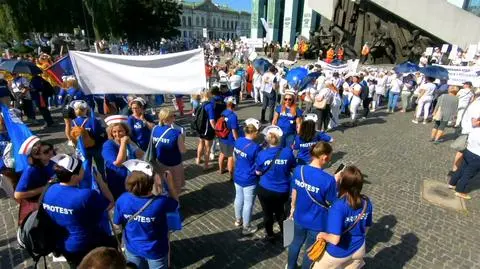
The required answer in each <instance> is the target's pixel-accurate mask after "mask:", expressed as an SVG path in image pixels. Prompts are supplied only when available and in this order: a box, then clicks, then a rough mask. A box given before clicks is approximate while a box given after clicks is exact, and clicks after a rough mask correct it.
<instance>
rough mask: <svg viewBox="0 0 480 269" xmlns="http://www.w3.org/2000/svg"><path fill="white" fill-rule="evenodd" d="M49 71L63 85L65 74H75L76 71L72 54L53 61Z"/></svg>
mask: <svg viewBox="0 0 480 269" xmlns="http://www.w3.org/2000/svg"><path fill="white" fill-rule="evenodd" d="M47 73H48V74H50V75H51V76H52V77H53V78H54V79H55V81H56V82H57V83H58V84H59V85H61V84H62V82H63V80H62V77H63V76H73V75H75V72H74V71H73V65H72V61H70V56H69V55H67V56H65V57H63V58H61V59H60V60H58V61H56V62H55V63H53V64H52V65H51V66H50V67H49V68H48V69H47Z"/></svg>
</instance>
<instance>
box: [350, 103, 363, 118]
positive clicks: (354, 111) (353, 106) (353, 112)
mask: <svg viewBox="0 0 480 269" xmlns="http://www.w3.org/2000/svg"><path fill="white" fill-rule="evenodd" d="M361 103H362V100H361V99H360V98H355V97H353V98H352V102H351V103H350V116H351V118H352V120H353V121H354V120H355V119H356V118H357V111H358V107H359V106H360V104H361Z"/></svg>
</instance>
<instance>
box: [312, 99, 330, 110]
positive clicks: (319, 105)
mask: <svg viewBox="0 0 480 269" xmlns="http://www.w3.org/2000/svg"><path fill="white" fill-rule="evenodd" d="M326 106H327V98H325V96H324V97H323V98H322V100H321V101H318V100H317V97H315V102H313V107H315V108H316V109H325V107H326Z"/></svg>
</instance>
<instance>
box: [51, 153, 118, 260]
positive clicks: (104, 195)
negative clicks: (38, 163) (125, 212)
mask: <svg viewBox="0 0 480 269" xmlns="http://www.w3.org/2000/svg"><path fill="white" fill-rule="evenodd" d="M52 161H53V162H54V163H55V166H54V171H55V175H56V180H57V181H58V182H59V183H57V184H52V185H50V186H49V187H48V189H47V190H46V191H45V194H44V197H43V201H42V207H43V208H44V209H45V211H46V213H47V215H48V216H49V217H50V218H51V220H52V221H53V222H54V223H55V224H56V225H57V226H58V233H57V235H58V237H57V238H56V241H57V246H58V247H59V252H60V253H61V254H62V255H63V256H64V257H65V259H66V260H67V262H68V264H69V266H70V268H77V266H78V265H79V264H80V262H81V261H82V259H83V257H85V255H87V254H88V252H90V251H91V250H92V249H94V248H96V247H100V246H109V247H116V242H115V240H114V239H113V238H112V237H110V236H109V235H108V234H107V233H106V232H105V231H104V230H103V229H102V228H101V221H102V219H103V218H104V217H105V211H107V210H108V209H110V208H111V207H113V197H112V195H111V193H110V192H109V190H108V187H107V185H106V184H105V182H103V180H102V178H101V176H100V175H99V174H98V173H97V174H96V175H95V177H96V181H97V184H98V187H99V189H100V193H98V192H97V191H95V190H92V189H80V188H79V187H78V185H79V183H80V181H81V180H83V177H84V172H85V171H84V170H83V167H82V161H81V160H79V159H77V158H75V157H72V156H69V155H67V154H58V155H56V156H54V157H52Z"/></svg>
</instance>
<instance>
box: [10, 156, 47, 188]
mask: <svg viewBox="0 0 480 269" xmlns="http://www.w3.org/2000/svg"><path fill="white" fill-rule="evenodd" d="M54 166H55V163H54V162H52V161H50V162H49V163H48V165H47V166H44V167H38V166H33V165H31V164H29V165H28V166H27V168H26V169H25V170H23V172H22V176H21V177H20V180H19V181H18V184H17V187H16V189H15V191H16V192H26V191H30V190H33V189H36V188H39V187H43V186H45V185H47V183H48V181H49V180H50V179H52V178H54V177H55V170H54Z"/></svg>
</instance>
